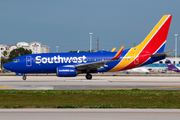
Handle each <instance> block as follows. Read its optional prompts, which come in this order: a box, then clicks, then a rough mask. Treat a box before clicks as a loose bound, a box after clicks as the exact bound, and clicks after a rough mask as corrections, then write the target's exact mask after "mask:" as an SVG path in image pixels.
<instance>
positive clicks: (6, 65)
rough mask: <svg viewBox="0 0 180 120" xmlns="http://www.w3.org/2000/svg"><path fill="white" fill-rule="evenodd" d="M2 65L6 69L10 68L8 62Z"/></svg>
mask: <svg viewBox="0 0 180 120" xmlns="http://www.w3.org/2000/svg"><path fill="white" fill-rule="evenodd" d="M3 67H4V68H5V69H7V70H10V69H11V65H10V63H6V64H5V65H4V66H3Z"/></svg>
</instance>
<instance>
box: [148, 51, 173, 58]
mask: <svg viewBox="0 0 180 120" xmlns="http://www.w3.org/2000/svg"><path fill="white" fill-rule="evenodd" d="M174 51H175V50H170V51H166V52H161V53H156V54H153V55H151V57H161V56H164V55H167V54H169V53H172V52H174Z"/></svg>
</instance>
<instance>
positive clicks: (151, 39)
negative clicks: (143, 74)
mask: <svg viewBox="0 0 180 120" xmlns="http://www.w3.org/2000/svg"><path fill="white" fill-rule="evenodd" d="M171 18H172V15H164V16H163V17H162V18H161V20H160V21H159V22H158V23H157V24H156V26H155V27H154V28H153V29H152V31H151V32H150V33H149V35H148V36H147V37H146V38H145V39H144V41H143V42H142V43H141V44H140V45H138V46H136V47H133V48H131V49H130V50H129V52H128V53H127V54H126V55H125V56H124V58H123V60H121V61H120V62H119V63H118V64H117V65H116V66H115V67H114V68H113V69H111V70H110V71H109V72H114V71H118V70H126V69H130V68H133V67H137V66H139V65H141V64H143V63H144V62H146V61H147V60H148V59H149V58H150V55H152V54H154V53H156V52H157V50H159V49H160V48H161V47H162V46H163V45H164V44H165V42H166V38H167V34H168V30H169V26H170V22H171Z"/></svg>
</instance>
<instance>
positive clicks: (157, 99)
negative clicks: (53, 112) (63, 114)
mask: <svg viewBox="0 0 180 120" xmlns="http://www.w3.org/2000/svg"><path fill="white" fill-rule="evenodd" d="M0 108H180V90H139V89H132V90H0Z"/></svg>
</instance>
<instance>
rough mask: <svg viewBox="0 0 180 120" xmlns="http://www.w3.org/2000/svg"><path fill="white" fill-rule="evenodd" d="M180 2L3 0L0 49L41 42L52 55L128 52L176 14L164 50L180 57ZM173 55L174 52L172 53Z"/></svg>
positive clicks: (148, 0)
mask: <svg viewBox="0 0 180 120" xmlns="http://www.w3.org/2000/svg"><path fill="white" fill-rule="evenodd" d="M179 5H180V1H179V0H0V44H5V45H15V44H16V43H17V42H28V43H31V42H34V41H37V42H40V43H42V45H47V46H49V49H50V52H56V46H59V49H58V51H59V52H68V51H70V50H84V51H87V50H89V49H90V48H89V46H90V45H89V44H90V42H89V41H90V36H89V33H90V32H92V33H93V35H92V49H93V50H96V49H97V45H96V44H97V37H99V47H100V49H104V50H111V49H112V48H113V47H116V48H117V50H118V49H119V48H120V47H121V46H124V49H126V48H130V47H133V46H134V44H136V45H138V44H140V43H141V42H142V41H143V40H144V38H145V37H146V36H147V35H148V34H149V32H150V31H151V30H152V29H153V27H154V26H155V25H156V24H157V23H158V21H159V20H160V19H161V18H162V16H163V15H165V14H172V21H171V26H170V29H169V34H168V37H167V43H166V46H165V50H174V49H175V45H174V44H175V37H174V34H179V36H178V54H180V47H179V46H180V23H179V22H180V14H179V12H180V7H179ZM172 55H174V53H172Z"/></svg>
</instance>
